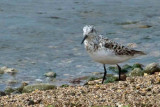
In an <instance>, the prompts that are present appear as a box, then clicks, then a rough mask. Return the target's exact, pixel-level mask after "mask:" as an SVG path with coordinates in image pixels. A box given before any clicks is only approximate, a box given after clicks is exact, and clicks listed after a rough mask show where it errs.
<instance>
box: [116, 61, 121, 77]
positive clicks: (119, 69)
mask: <svg viewBox="0 0 160 107" xmlns="http://www.w3.org/2000/svg"><path fill="white" fill-rule="evenodd" d="M117 67H118V71H119V80H121V67H120V66H119V65H118V64H117Z"/></svg>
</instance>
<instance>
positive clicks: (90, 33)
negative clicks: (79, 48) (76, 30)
mask: <svg viewBox="0 0 160 107" xmlns="http://www.w3.org/2000/svg"><path fill="white" fill-rule="evenodd" d="M96 34H97V32H96V30H95V27H94V26H93V25H86V26H84V27H83V37H84V38H83V40H82V42H81V44H83V42H84V41H85V39H87V38H93V37H95V36H96Z"/></svg>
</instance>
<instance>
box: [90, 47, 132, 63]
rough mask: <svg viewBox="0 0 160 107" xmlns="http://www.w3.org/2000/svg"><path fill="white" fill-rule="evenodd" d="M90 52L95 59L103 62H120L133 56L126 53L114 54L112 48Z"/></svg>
mask: <svg viewBox="0 0 160 107" xmlns="http://www.w3.org/2000/svg"><path fill="white" fill-rule="evenodd" d="M88 53H89V55H90V57H91V58H92V59H93V60H94V61H96V62H99V63H102V64H118V63H121V62H124V61H126V60H129V59H131V58H132V56H126V55H125V56H122V55H121V56H117V55H115V54H114V52H113V51H112V50H103V49H101V50H98V51H95V52H92V53H90V52H88Z"/></svg>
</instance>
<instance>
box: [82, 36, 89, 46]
mask: <svg viewBox="0 0 160 107" xmlns="http://www.w3.org/2000/svg"><path fill="white" fill-rule="evenodd" d="M87 37H88V36H87V35H85V36H84V38H83V40H82V42H81V44H83V42H84V40H85V39H86V38H87Z"/></svg>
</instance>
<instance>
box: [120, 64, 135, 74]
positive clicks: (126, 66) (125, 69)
mask: <svg viewBox="0 0 160 107" xmlns="http://www.w3.org/2000/svg"><path fill="white" fill-rule="evenodd" d="M132 69H133V67H132V66H131V65H128V64H125V65H123V66H122V70H124V71H127V72H129V71H131V70H132ZM127 72H125V73H127Z"/></svg>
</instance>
